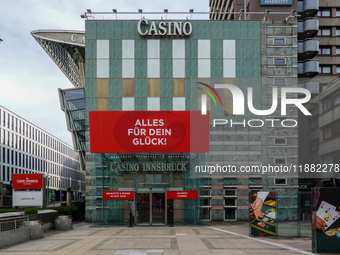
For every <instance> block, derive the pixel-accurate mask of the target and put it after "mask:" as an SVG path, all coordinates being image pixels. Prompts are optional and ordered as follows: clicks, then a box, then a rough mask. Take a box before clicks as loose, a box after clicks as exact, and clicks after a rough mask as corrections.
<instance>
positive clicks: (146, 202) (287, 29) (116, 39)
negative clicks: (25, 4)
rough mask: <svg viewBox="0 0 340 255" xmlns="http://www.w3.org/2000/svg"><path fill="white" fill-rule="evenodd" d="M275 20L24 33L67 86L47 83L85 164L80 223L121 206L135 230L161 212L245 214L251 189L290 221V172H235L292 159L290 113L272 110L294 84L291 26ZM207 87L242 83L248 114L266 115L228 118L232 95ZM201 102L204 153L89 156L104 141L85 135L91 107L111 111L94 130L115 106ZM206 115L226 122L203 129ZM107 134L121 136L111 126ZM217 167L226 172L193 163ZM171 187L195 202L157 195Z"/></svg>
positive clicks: (171, 108) (155, 108)
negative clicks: (274, 201) (123, 195)
mask: <svg viewBox="0 0 340 255" xmlns="http://www.w3.org/2000/svg"><path fill="white" fill-rule="evenodd" d="M91 15H92V14H91ZM111 15H112V14H111ZM249 15H250V13H249ZM272 15H274V14H272ZM287 16H290V18H289V19H288V20H281V21H280V20H264V21H263V15H262V18H261V20H224V19H223V20H166V22H165V21H163V20H145V19H141V20H100V19H91V20H90V19H89V20H86V22H85V25H86V31H85V37H83V35H84V34H83V32H79V31H52V30H48V31H47V30H46V31H41V30H40V31H34V32H32V34H33V36H34V37H35V38H36V39H37V41H38V42H39V43H40V44H41V46H42V47H43V48H44V49H45V51H46V52H47V53H48V54H49V55H50V56H51V58H52V59H53V60H54V61H55V62H56V64H57V65H58V66H59V67H60V68H61V70H62V71H63V72H64V73H65V74H66V75H67V77H68V78H69V79H70V81H71V82H72V84H73V85H74V87H75V88H72V89H67V90H59V95H60V101H61V108H62V110H63V111H64V112H65V114H66V118H67V123H68V129H69V130H70V131H71V132H72V134H73V136H74V148H75V150H77V151H78V152H79V154H80V155H82V156H81V158H83V164H82V165H83V167H84V168H85V171H86V177H85V178H86V219H87V220H89V221H93V222H99V223H104V224H127V223H128V220H129V213H130V211H131V212H132V213H133V215H134V223H135V224H137V225H138V224H148V225H149V224H151V225H153V224H169V222H170V220H171V216H172V215H173V217H174V220H175V222H181V223H187V224H204V223H205V222H209V221H228V220H248V219H249V199H250V197H249V194H250V192H251V191H258V190H264V191H277V198H278V199H279V201H280V203H278V209H280V210H279V213H278V219H279V220H283V221H284V220H296V219H297V217H298V205H297V204H298V193H297V190H298V181H297V178H296V177H297V176H295V175H284V174H279V173H277V172H273V171H272V172H266V173H264V174H263V173H262V172H259V171H252V172H247V173H244V172H240V171H239V170H240V169H241V168H242V167H244V166H255V167H259V166H262V165H267V166H269V165H271V166H287V165H290V164H293V165H297V163H298V156H297V155H298V131H297V130H298V129H297V127H296V126H295V125H294V123H295V122H296V121H297V117H298V110H297V108H296V107H294V106H292V105H287V106H286V108H287V114H286V115H285V116H282V115H281V93H280V91H281V89H282V88H286V87H290V88H291V87H297V84H298V53H299V52H298V35H299V30H298V22H297V20H295V19H294V16H291V14H290V13H289V11H287V13H286V14H285V17H287ZM84 17H86V15H85V16H84ZM81 38H86V47H85V45H84V42H85V39H84V41H82V39H81ZM84 66H85V69H84ZM82 77H83V78H82ZM216 84H227V85H230V86H235V87H237V88H239V89H241V91H242V92H243V94H244V96H245V97H248V95H247V90H248V88H249V87H250V88H252V93H253V101H252V102H253V104H254V105H253V107H254V108H255V109H270V108H273V107H274V109H275V108H276V110H275V111H274V112H273V113H271V114H270V115H269V116H258V115H256V114H255V113H254V111H251V110H249V108H247V107H245V110H244V112H243V113H242V114H241V115H240V116H238V115H237V116H236V114H234V112H235V111H237V110H239V109H237V107H236V105H237V102H238V101H237V100H235V99H234V98H233V94H232V93H231V91H230V90H228V89H225V88H215V85H216ZM209 86H210V87H212V88H215V90H216V94H214V93H215V92H213V90H211V89H210V87H209ZM273 87H277V89H278V90H279V93H278V95H274V94H273ZM209 91H210V92H209ZM213 94H214V95H213ZM216 96H217V97H219V98H220V100H221V101H220V104H219V100H218V99H217V98H216ZM290 96H291V97H297V95H296V94H290ZM204 98H206V99H204ZM204 100H206V102H207V104H206V108H207V110H208V112H209V131H208V132H209V133H208V134H209V150H208V151H205V152H195V151H187V150H184V151H179V152H176V151H171V149H170V147H167V146H166V147H165V148H167V151H168V152H167V151H163V152H155V151H147V152H143V151H141V150H139V149H138V146H135V147H133V149H131V150H130V151H129V150H125V151H124V150H118V149H117V147H114V148H113V149H112V150H111V151H110V150H106V151H105V150H102V151H96V152H94V151H95V150H94V149H93V147H94V145H95V144H96V145H99V147H101V148H104V147H105V148H106V146H109V145H108V144H109V142H108V141H106V140H105V138H101V136H103V137H104V133H101V132H100V131H99V136H98V134H97V133H96V132H95V131H94V130H96V127H95V126H96V125H97V124H98V123H99V122H98V121H94V120H93V116H95V115H96V114H98V116H104V115H106V114H107V115H108V116H113V117H112V119H111V120H107V122H100V125H99V126H103V127H110V125H111V123H112V122H116V119H115V120H113V119H114V118H116V117H114V116H122V115H123V114H125V113H126V114H132V115H136V116H137V115H139V114H148V112H149V113H152V114H156V113H157V112H160V113H161V114H172V113H178V112H184V113H185V112H189V113H190V114H192V112H200V111H201V108H202V107H201V106H202V105H205V104H204V102H205V101H204ZM276 102H277V104H276ZM202 111H203V110H202ZM111 114H112V115H111ZM90 116H92V117H91V118H90ZM96 116H97V115H96ZM190 116H193V115H190ZM269 118H270V119H271V118H274V119H276V121H272V122H271V121H267V119H269ZM91 119H92V120H91ZM286 119H290V120H289V121H288V120H286ZM124 120H125V119H124V118H123V121H122V123H123V122H124ZM215 120H222V122H223V123H226V121H227V122H228V124H226V125H214V123H215ZM249 121H250V122H249ZM261 121H262V122H263V125H262V126H261ZM282 121H283V122H282ZM126 122H128V119H126ZM184 122H185V121H184ZM232 122H234V125H232V124H231V123H232ZM252 122H254V123H255V122H257V123H260V125H256V124H254V125H252V124H251V125H249V123H252ZM282 123H283V124H282ZM292 123H293V124H292ZM284 124H286V126H285V125H284ZM287 126H289V127H287ZM198 127H199V126H196V127H194V128H192V129H191V130H190V132H189V133H190V134H191V133H195V130H196V129H198ZM114 130H115V131H114ZM109 132H111V133H113V134H114V135H115V137H117V139H120V138H119V136H121V137H124V134H123V133H121V131H117V130H116V129H112V130H111V131H109ZM179 134H181V133H179ZM179 134H177V135H179ZM179 136H180V135H179ZM94 137H95V138H94ZM97 138H98V139H97ZM197 139H198V138H197V137H196V140H197ZM126 142H128V141H127V140H126ZM202 142H203V141H199V142H198V143H202ZM122 143H123V144H124V141H123V142H122ZM135 145H138V144H135ZM121 147H122V146H121ZM123 147H124V146H123ZM228 165H231V166H234V167H235V169H236V171H234V172H229V173H225V172H223V173H222V172H217V173H211V172H207V171H204V170H202V169H203V168H204V167H207V166H208V167H211V166H216V167H217V166H228ZM200 167H201V168H200ZM205 169H206V168H205ZM181 190H182V191H197V192H198V199H186V200H184V199H168V198H167V191H181ZM109 191H110V192H114V191H116V192H118V191H119V192H124V191H126V192H131V191H134V197H133V199H129V200H128V199H126V200H118V199H105V194H106V192H109Z"/></svg>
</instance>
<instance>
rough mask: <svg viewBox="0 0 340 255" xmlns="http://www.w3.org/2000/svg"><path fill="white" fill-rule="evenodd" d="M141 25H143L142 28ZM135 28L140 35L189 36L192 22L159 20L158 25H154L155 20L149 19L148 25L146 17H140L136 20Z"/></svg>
mask: <svg viewBox="0 0 340 255" xmlns="http://www.w3.org/2000/svg"><path fill="white" fill-rule="evenodd" d="M142 27H144V29H143V28H142ZM137 30H138V33H139V34H140V35H142V36H146V35H148V36H150V35H154V36H159V35H160V36H182V35H183V36H189V35H191V33H192V24H191V23H190V22H189V21H187V22H177V21H168V22H165V21H160V22H159V23H158V25H156V22H155V21H151V22H150V25H149V22H148V21H147V20H146V19H141V20H140V21H139V22H138V25H137Z"/></svg>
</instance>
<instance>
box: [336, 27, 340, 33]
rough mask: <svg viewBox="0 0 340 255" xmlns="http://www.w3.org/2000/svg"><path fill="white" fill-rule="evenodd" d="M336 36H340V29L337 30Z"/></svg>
mask: <svg viewBox="0 0 340 255" xmlns="http://www.w3.org/2000/svg"><path fill="white" fill-rule="evenodd" d="M336 35H340V27H337V28H336Z"/></svg>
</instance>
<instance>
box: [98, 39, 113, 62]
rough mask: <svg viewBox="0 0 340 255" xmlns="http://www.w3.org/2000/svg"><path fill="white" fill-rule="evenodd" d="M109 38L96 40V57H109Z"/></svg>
mask: <svg viewBox="0 0 340 255" xmlns="http://www.w3.org/2000/svg"><path fill="white" fill-rule="evenodd" d="M109 47H110V44H109V40H97V58H109V57H110V54H109Z"/></svg>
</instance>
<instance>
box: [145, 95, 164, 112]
mask: <svg viewBox="0 0 340 255" xmlns="http://www.w3.org/2000/svg"><path fill="white" fill-rule="evenodd" d="M160 106H161V104H160V98H159V97H148V111H159V110H160V108H161V107H160Z"/></svg>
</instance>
